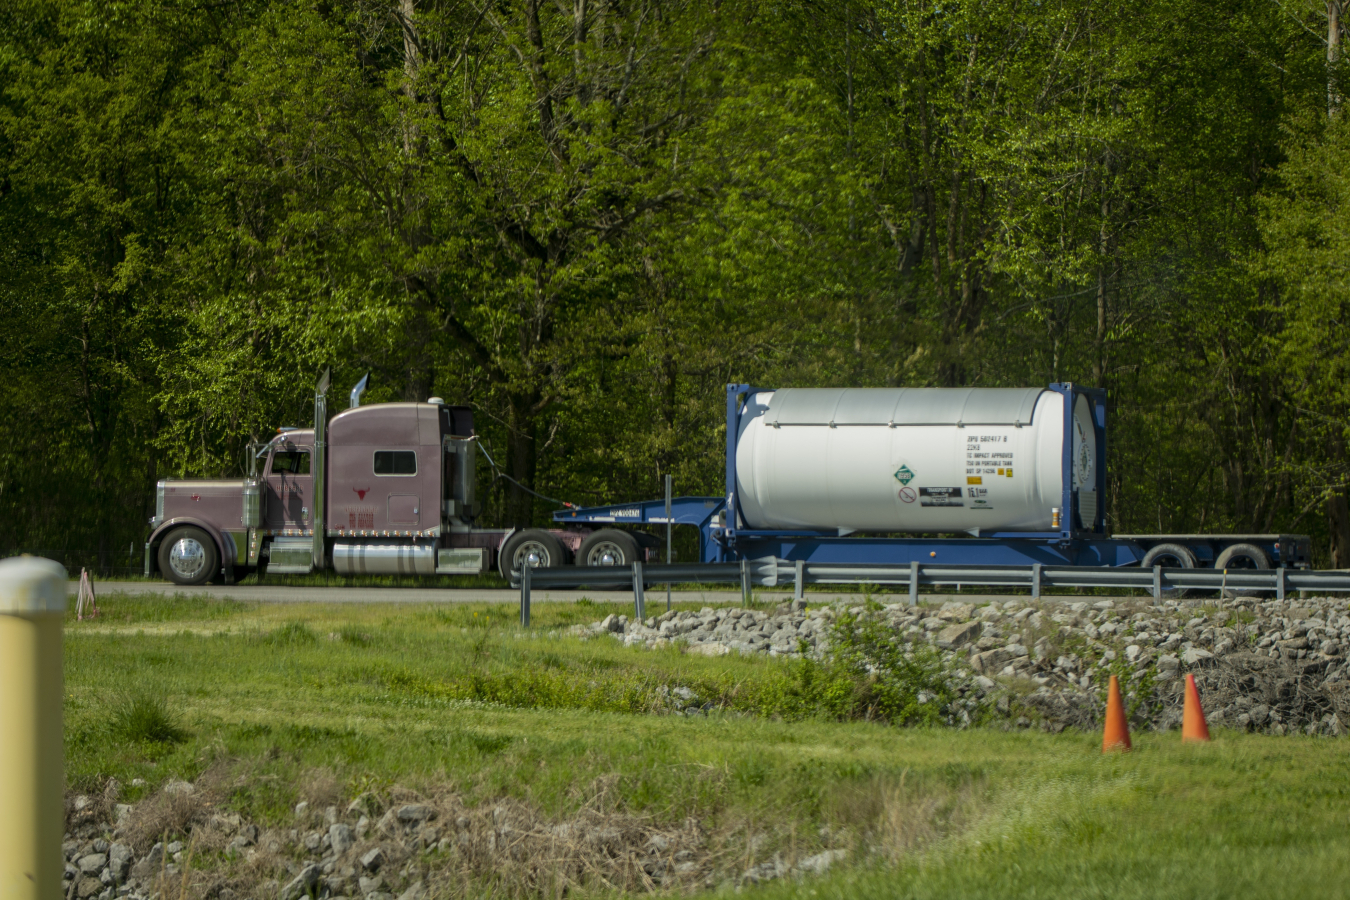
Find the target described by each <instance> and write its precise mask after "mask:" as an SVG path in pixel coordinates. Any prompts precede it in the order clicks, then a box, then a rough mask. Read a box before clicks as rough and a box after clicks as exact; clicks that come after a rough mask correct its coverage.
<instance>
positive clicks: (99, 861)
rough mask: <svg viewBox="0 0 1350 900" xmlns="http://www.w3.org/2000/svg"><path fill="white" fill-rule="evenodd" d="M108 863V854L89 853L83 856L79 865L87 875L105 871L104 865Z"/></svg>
mask: <svg viewBox="0 0 1350 900" xmlns="http://www.w3.org/2000/svg"><path fill="white" fill-rule="evenodd" d="M107 864H108V854H106V853H89V854H86V855H84V856H81V857H80V859H79V862H77V863H76V864H75V865H77V866H78V867H79V869H80V871H81V872H82V873H83V874H85V875H97V874H98V873H99V872H101V871H103V867H104V866H106V865H107Z"/></svg>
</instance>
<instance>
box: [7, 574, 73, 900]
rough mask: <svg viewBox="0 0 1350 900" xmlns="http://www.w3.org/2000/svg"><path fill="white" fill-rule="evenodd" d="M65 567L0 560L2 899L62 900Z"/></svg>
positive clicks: (63, 866) (63, 862) (63, 861)
mask: <svg viewBox="0 0 1350 900" xmlns="http://www.w3.org/2000/svg"><path fill="white" fill-rule="evenodd" d="M65 611H66V570H65V569H64V568H62V567H61V566H60V565H58V564H56V563H54V562H52V561H51V560H49V559H38V558H36V557H31V556H21V557H14V558H12V559H7V560H4V561H2V562H0V733H3V735H4V737H3V739H0V897H3V898H5V900H51V898H53V897H60V896H61V894H62V890H61V874H62V872H63V870H64V868H65V865H64V864H65V860H64V859H63V857H62V854H61V834H62V827H63V824H64V819H65V809H64V800H63V797H62V792H63V790H64V788H65V783H64V782H65V773H64V765H63V755H62V747H61V701H62V675H61V625H62V619H63V618H64V616H65Z"/></svg>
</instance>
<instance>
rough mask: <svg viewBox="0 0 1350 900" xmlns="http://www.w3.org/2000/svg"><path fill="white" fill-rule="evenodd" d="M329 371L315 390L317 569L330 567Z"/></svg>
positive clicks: (315, 533) (314, 525)
mask: <svg viewBox="0 0 1350 900" xmlns="http://www.w3.org/2000/svg"><path fill="white" fill-rule="evenodd" d="M331 374H332V373H331V371H330V370H329V369H324V370H323V375H322V376H320V378H319V383H318V384H317V385H315V387H314V501H313V502H314V518H313V520H312V522H311V527H312V528H313V529H314V544H313V554H312V555H313V564H314V568H315V569H316V570H322V569H324V568H326V567H327V556H328V554H327V551H326V549H325V546H324V530H325V518H324V508H325V505H326V504H325V500H326V495H327V493H328V478H327V477H326V476H327V470H328V465H327V463H328V460H327V453H326V452H325V451H326V450H327V449H328V397H327V394H328V384H329V376H330V375H331Z"/></svg>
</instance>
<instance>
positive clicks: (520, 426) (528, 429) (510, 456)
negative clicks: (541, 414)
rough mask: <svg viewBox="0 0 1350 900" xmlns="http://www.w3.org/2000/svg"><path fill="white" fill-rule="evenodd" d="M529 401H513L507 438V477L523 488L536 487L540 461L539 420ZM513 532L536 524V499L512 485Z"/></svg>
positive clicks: (509, 520)
mask: <svg viewBox="0 0 1350 900" xmlns="http://www.w3.org/2000/svg"><path fill="white" fill-rule="evenodd" d="M531 405H532V404H531V403H530V402H529V400H528V399H525V398H518V399H513V400H512V401H511V411H510V421H509V423H508V425H509V428H508V430H507V434H506V441H507V451H506V469H507V474H508V475H510V476H511V477H512V478H514V479H515V480H516V481H518V482H520V483H521V484H529V485H533V484H534V475H535V469H536V467H537V465H538V462H539V458H538V452H537V449H538V448H537V445H536V444H535V417H534V413H533V411H532V410H531V409H530V407H531ZM505 524H506V525H507V526H508V527H512V528H528V527H530V526H531V525H532V524H534V497H533V496H531V495H530V494H527V493H526V492H525V491H524V490H523V489H521V488H520V487H519V486H518V485H514V484H512V485H510V488H509V490H508V492H507V495H506V523H505Z"/></svg>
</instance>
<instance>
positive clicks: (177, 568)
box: [169, 537, 206, 580]
mask: <svg viewBox="0 0 1350 900" xmlns="http://www.w3.org/2000/svg"><path fill="white" fill-rule="evenodd" d="M205 565H206V548H205V547H203V546H202V543H201V541H199V540H197V539H196V538H190V537H185V538H179V539H178V540H176V541H174V544H173V546H172V547H171V548H169V568H171V569H173V573H174V574H175V575H177V576H178V577H179V578H184V579H188V580H191V579H193V578H196V577H197V576H198V575H200V574H201V571H202V568H203V567H204V566H205Z"/></svg>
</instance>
